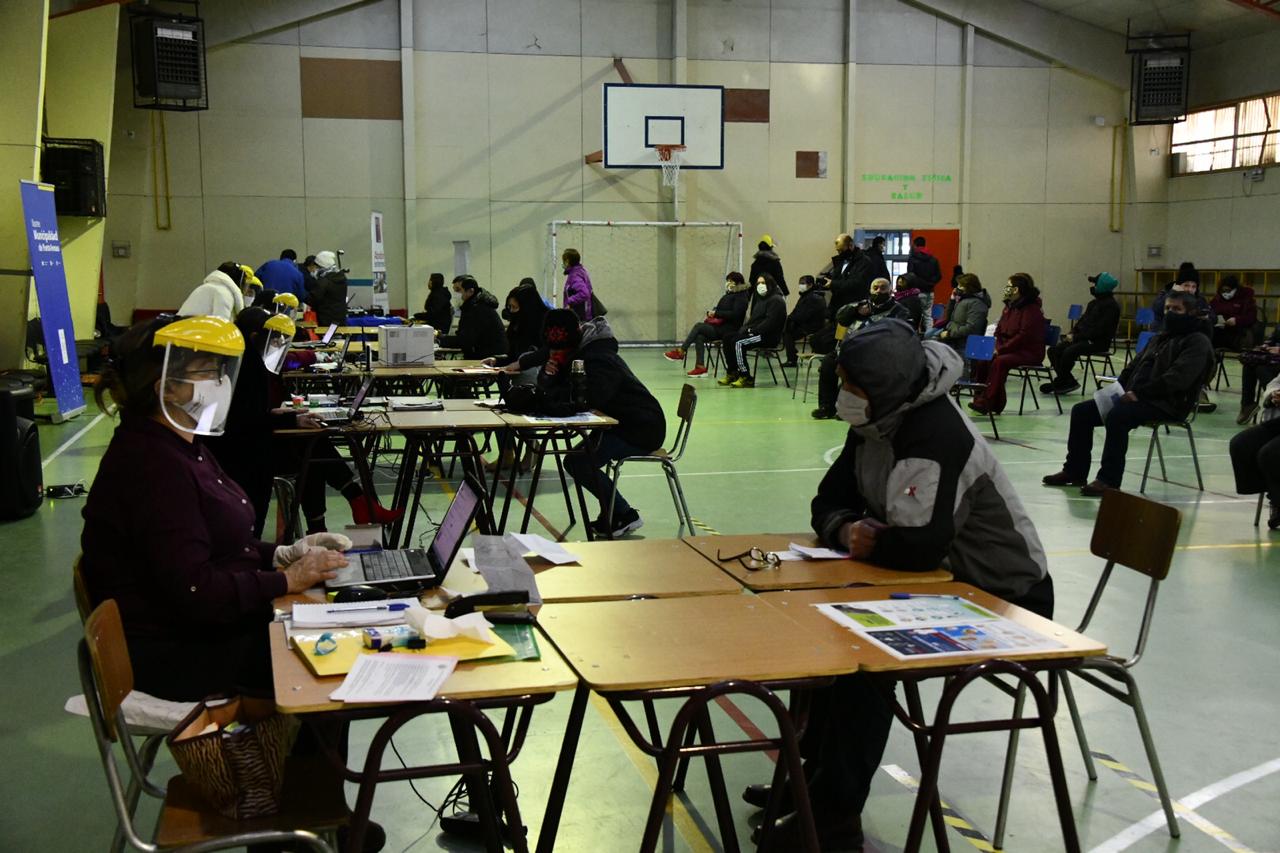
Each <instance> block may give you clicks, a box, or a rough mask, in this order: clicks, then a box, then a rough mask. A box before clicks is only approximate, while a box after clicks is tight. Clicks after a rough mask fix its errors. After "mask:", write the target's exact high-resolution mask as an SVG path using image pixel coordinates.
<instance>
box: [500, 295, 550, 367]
mask: <svg viewBox="0 0 1280 853" xmlns="http://www.w3.org/2000/svg"><path fill="white" fill-rule="evenodd" d="M526 281H529V282H532V279H526ZM549 310H550V309H549V308H547V303H545V302H543V301H542V296H541V295H540V294H539V293H538V288H537V287H536V286H534V285H533V284H532V283H530V284H524V283H523V282H522V283H520V284H518V285H516V286H515V287H513V288H512V289H511V292H510V293H508V294H507V307H506V308H503V309H502V318H503V319H504V320H506V321H507V354H506V355H502V356H491V357H489V358H486V359H485V360H484V363H485V364H489V365H492V366H494V367H506V366H507V365H508V364H512V363H513V362H516V361H519V360H520V356H522V355H524V354H525V353H527V352H532V351H533V350H536V349H537V348H538V347H539V346H541V345H542V321H543V320H544V319H546V316H547V312H548V311H549Z"/></svg>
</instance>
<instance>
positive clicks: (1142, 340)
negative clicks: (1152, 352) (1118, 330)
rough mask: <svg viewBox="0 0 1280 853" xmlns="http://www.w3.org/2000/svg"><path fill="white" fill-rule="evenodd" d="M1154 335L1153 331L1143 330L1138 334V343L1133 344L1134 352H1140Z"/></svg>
mask: <svg viewBox="0 0 1280 853" xmlns="http://www.w3.org/2000/svg"><path fill="white" fill-rule="evenodd" d="M1155 336H1156V333H1155V332H1143V333H1141V334H1140V335H1138V343H1137V345H1135V346H1134V353H1135V354H1136V353H1140V352H1142V350H1143V349H1145V348H1146V346H1147V344H1148V343H1150V342H1151V339H1152V338H1154V337H1155Z"/></svg>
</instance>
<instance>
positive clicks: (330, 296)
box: [307, 251, 347, 329]
mask: <svg viewBox="0 0 1280 853" xmlns="http://www.w3.org/2000/svg"><path fill="white" fill-rule="evenodd" d="M316 263H317V264H318V265H319V267H320V272H319V273H318V274H317V275H316V277H315V281H314V282H310V283H309V286H308V288H307V304H308V305H310V306H311V310H312V311H315V312H316V325H317V326H319V327H320V328H322V329H323V328H325V327H327V326H332V325H339V326H341V325H342V324H343V323H345V322H346V321H347V274H346V272H344V271H343V270H341V269H339V268H338V256H337V255H336V254H334V253H333V252H327V251H326V252H319V253H318V254H317V255H316Z"/></svg>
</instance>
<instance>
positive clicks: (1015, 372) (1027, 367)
mask: <svg viewBox="0 0 1280 853" xmlns="http://www.w3.org/2000/svg"><path fill="white" fill-rule="evenodd" d="M1045 322H1046V323H1048V321H1047V320H1046V321H1045ZM1061 336H1062V329H1061V328H1060V327H1058V326H1054V325H1052V324H1050V325H1048V328H1046V329H1045V333H1044V345H1045V347H1051V346H1054V345H1055V344H1057V343H1058V338H1060V337H1061ZM1009 374H1010V375H1011V376H1021V377H1022V396H1021V397H1020V398H1019V399H1018V414H1019V415H1021V414H1022V407H1023V406H1025V405H1026V404H1027V392H1028V391H1030V392H1031V402H1032V403H1033V404H1034V405H1035V407H1036V411H1039V410H1040V401H1039V400H1037V399H1036V388H1035V382H1038V381H1040V380H1044V381H1046V382H1052V381H1053V368H1052V367H1049V366H1048V365H1045V364H1043V363H1041V364H1020V365H1018V366H1017V367H1015V368H1013V369H1012V370H1010V371H1009ZM1049 396H1050V397H1053V401H1054V402H1055V403H1057V404H1058V414H1062V398H1061V397H1060V396H1058V395H1057V394H1050V395H1049Z"/></svg>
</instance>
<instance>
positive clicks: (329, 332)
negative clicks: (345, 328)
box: [290, 323, 338, 349]
mask: <svg viewBox="0 0 1280 853" xmlns="http://www.w3.org/2000/svg"><path fill="white" fill-rule="evenodd" d="M337 331H338V324H337V323H330V324H329V328H327V329H325V331H324V337H323V338H321V339H320V340H318V341H298V342H296V343H293V344H291V345H290V346H292V347H293V348H294V349H319V348H321V347H327V346H328V345H329V344H331V343H333V336H334V334H335V333H336V332H337Z"/></svg>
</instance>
